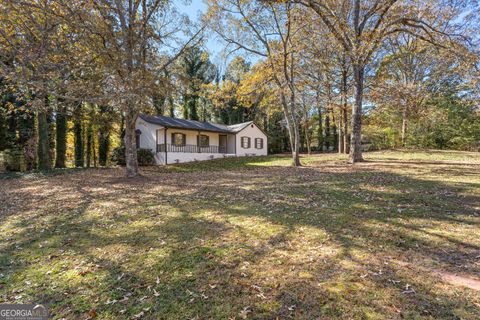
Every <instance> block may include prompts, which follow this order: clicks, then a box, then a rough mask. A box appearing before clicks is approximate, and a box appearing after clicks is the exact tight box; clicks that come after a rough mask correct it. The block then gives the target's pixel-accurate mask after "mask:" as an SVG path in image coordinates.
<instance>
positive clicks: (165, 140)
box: [163, 127, 168, 165]
mask: <svg viewBox="0 0 480 320" xmlns="http://www.w3.org/2000/svg"><path fill="white" fill-rule="evenodd" d="M163 140H164V144H165V165H167V164H168V161H167V157H168V154H167V127H165V130H163Z"/></svg>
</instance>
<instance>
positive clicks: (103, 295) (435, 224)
mask: <svg viewBox="0 0 480 320" xmlns="http://www.w3.org/2000/svg"><path fill="white" fill-rule="evenodd" d="M365 158H366V159H367V160H368V161H367V162H365V163H361V164H358V165H354V166H351V165H348V164H346V158H345V157H344V156H341V155H335V154H327V155H313V156H311V157H304V158H303V162H304V164H305V166H304V167H302V168H293V167H290V166H289V164H290V160H289V158H288V157H287V156H269V157H260V158H235V159H224V160H214V161H209V162H201V163H194V164H184V165H172V166H168V167H149V168H144V169H143V170H142V174H143V176H142V177H140V178H137V179H134V180H127V179H125V178H124V177H123V175H124V170H123V169H121V168H112V169H98V170H97V169H89V170H81V171H73V172H68V171H67V172H63V173H62V174H52V175H42V174H34V175H20V176H14V177H12V176H8V179H2V180H0V221H1V223H0V303H43V304H46V305H47V306H48V308H49V310H50V312H51V314H52V315H53V318H54V319H59V318H66V319H88V318H97V319H136V318H138V319H276V318H278V319H480V153H467V152H453V151H452V152H446V151H419V152H404V151H388V152H374V153H367V154H366V155H365Z"/></svg>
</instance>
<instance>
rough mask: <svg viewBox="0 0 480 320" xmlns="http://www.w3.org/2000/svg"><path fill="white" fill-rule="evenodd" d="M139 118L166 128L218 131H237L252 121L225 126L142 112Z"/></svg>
mask: <svg viewBox="0 0 480 320" xmlns="http://www.w3.org/2000/svg"><path fill="white" fill-rule="evenodd" d="M140 118H141V119H142V120H144V121H146V122H149V123H153V124H157V125H160V126H162V127H166V128H175V129H189V130H200V131H209V132H219V133H237V132H239V131H241V130H243V129H244V128H245V127H246V126H248V125H249V124H251V123H252V122H253V121H249V122H244V123H239V124H234V125H231V126H227V125H224V124H217V123H211V122H201V121H194V120H185V119H177V118H170V117H165V116H149V115H144V114H142V115H140Z"/></svg>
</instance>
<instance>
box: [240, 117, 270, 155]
mask: <svg viewBox="0 0 480 320" xmlns="http://www.w3.org/2000/svg"><path fill="white" fill-rule="evenodd" d="M242 137H250V139H251V140H250V148H242V140H241V139H242ZM255 138H262V139H263V148H262V149H256V148H255ZM236 143H237V155H238V156H246V155H248V156H266V155H267V154H268V151H267V136H266V135H265V134H264V133H263V132H262V130H260V129H259V128H258V127H257V125H256V124H254V123H252V124H251V125H248V126H247V127H245V128H244V129H243V130H241V131H239V132H238V133H237V134H236Z"/></svg>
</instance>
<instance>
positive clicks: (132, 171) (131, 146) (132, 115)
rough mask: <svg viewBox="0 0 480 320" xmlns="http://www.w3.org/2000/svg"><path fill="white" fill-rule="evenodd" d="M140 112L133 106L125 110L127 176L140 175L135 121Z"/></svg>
mask: <svg viewBox="0 0 480 320" xmlns="http://www.w3.org/2000/svg"><path fill="white" fill-rule="evenodd" d="M137 117H138V113H137V112H135V111H134V110H133V108H128V110H127V111H126V112H125V138H124V141H125V163H126V168H127V177H128V178H133V177H136V176H138V175H139V172H138V159H137V141H136V134H135V122H136V121H137Z"/></svg>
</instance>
